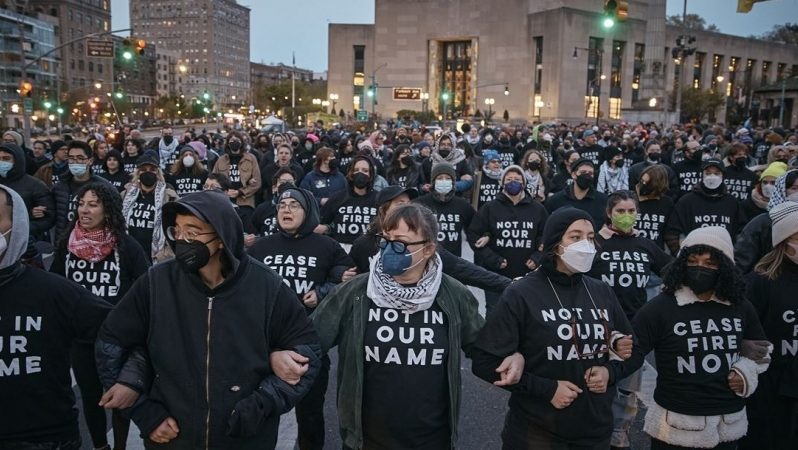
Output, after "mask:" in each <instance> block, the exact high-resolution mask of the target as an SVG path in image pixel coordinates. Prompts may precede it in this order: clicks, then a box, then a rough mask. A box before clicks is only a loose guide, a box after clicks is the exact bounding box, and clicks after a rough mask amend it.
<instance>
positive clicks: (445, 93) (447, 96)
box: [441, 92, 449, 101]
mask: <svg viewBox="0 0 798 450" xmlns="http://www.w3.org/2000/svg"><path fill="white" fill-rule="evenodd" d="M441 98H442V99H443V101H446V100H449V93H448V92H444V93H443V94H441Z"/></svg>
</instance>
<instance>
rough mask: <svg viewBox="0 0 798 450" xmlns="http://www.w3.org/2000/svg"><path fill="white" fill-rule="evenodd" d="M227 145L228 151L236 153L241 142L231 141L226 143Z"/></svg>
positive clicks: (239, 148)
mask: <svg viewBox="0 0 798 450" xmlns="http://www.w3.org/2000/svg"><path fill="white" fill-rule="evenodd" d="M227 146H228V147H229V148H230V151H231V152H233V153H238V152H239V151H240V150H241V143H240V142H238V141H232V142H230V143H228V144H227Z"/></svg>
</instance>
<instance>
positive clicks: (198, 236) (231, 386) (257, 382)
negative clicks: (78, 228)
mask: <svg viewBox="0 0 798 450" xmlns="http://www.w3.org/2000/svg"><path fill="white" fill-rule="evenodd" d="M162 226H163V231H164V233H165V234H166V236H167V237H168V243H169V245H170V246H171V247H172V248H173V250H174V252H175V255H176V257H175V259H170V260H168V261H165V262H163V263H161V264H158V265H157V266H155V267H153V268H152V269H151V270H150V271H148V272H147V275H146V276H142V277H141V278H139V279H138V281H136V283H135V284H134V285H133V287H132V288H131V289H130V291H128V293H127V294H126V295H125V297H124V298H123V299H122V300H121V301H120V302H119V304H118V305H117V306H116V308H115V309H114V310H113V311H112V312H111V313H110V314H109V315H108V318H107V319H106V321H105V323H104V324H103V327H102V329H101V331H100V334H99V336H98V340H97V344H96V347H95V349H96V357H97V363H98V368H99V374H100V378H101V380H102V381H103V384H104V385H105V386H108V384H110V383H111V380H114V379H116V372H117V371H118V369H119V366H120V365H121V360H122V358H123V357H124V355H125V353H126V352H127V351H128V350H129V349H131V348H134V347H137V346H141V347H144V348H146V350H147V353H148V355H149V358H150V362H151V365H152V369H153V371H154V373H155V379H154V381H153V383H152V387H151V388H149V389H148V390H146V391H145V392H143V393H142V395H141V396H140V397H139V399H138V401H137V403H136V404H135V405H134V406H133V407H132V409H131V414H130V415H131V418H132V420H133V422H135V423H136V425H138V427H139V429H140V430H141V431H142V435H143V436H144V437H145V440H146V444H147V447H152V446H155V445H158V448H166V449H193V448H196V447H203V448H236V449H244V450H246V449H262V448H274V446H275V444H276V440H277V428H278V424H279V418H280V415H281V414H283V413H285V412H287V411H288V410H290V409H291V408H292V407H293V406H294V404H295V403H296V402H297V401H298V400H299V399H300V398H301V397H302V396H303V395H304V394H305V393H306V392H307V391H308V389H309V388H310V386H311V385H312V384H313V381H314V379H315V377H316V374H317V373H318V370H319V365H320V361H319V357H320V350H321V349H320V347H319V339H318V336H317V335H316V333H315V331H314V330H313V327H312V325H311V323H310V321H309V320H308V318H307V315H306V314H305V311H304V309H303V308H302V305H301V303H300V302H299V301H297V300H296V294H294V293H293V292H292V291H291V289H289V287H288V286H287V285H286V284H285V283H283V281H282V279H281V278H280V276H279V275H277V274H276V273H275V272H274V271H273V270H272V269H270V268H268V267H266V266H265V265H264V264H262V263H260V262H258V261H256V260H255V259H253V258H252V257H250V256H248V255H247V254H246V253H245V252H244V230H243V226H242V224H241V220H240V219H239V218H238V215H237V213H236V212H235V210H234V209H233V205H232V204H231V203H230V200H229V198H228V197H227V196H226V195H225V194H224V193H221V192H218V191H215V190H211V191H204V192H197V193H193V194H189V195H186V196H185V197H183V198H181V199H180V200H178V201H176V202H171V203H168V204H166V205H164V207H163V224H162ZM176 324H180V326H175V325H176ZM278 349H282V350H285V351H286V352H278V351H277V350H278ZM289 349H290V351H293V352H295V353H296V355H293V354H291V352H290V351H289ZM286 354H290V355H292V358H291V359H292V360H293V358H300V359H301V360H302V361H303V362H302V364H303V365H307V367H306V370H307V371H306V372H305V375H303V376H301V378H300V379H298V380H294V381H295V382H296V384H289V383H287V382H285V381H283V379H285V378H278V376H277V375H276V374H275V372H277V373H280V371H279V368H280V367H281V366H280V363H279V361H278V360H279V359H280V357H281V356H284V355H286ZM300 355H301V356H300ZM267 357H268V359H267Z"/></svg>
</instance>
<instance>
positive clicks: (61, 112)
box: [56, 106, 64, 114]
mask: <svg viewBox="0 0 798 450" xmlns="http://www.w3.org/2000/svg"><path fill="white" fill-rule="evenodd" d="M56 112H58V114H64V108H62V107H60V106H59V107H58V109H56Z"/></svg>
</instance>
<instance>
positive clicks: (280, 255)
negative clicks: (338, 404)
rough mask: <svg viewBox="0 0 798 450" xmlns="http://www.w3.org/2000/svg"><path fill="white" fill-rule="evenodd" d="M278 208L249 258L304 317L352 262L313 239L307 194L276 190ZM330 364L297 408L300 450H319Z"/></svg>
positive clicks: (313, 214)
mask: <svg viewBox="0 0 798 450" xmlns="http://www.w3.org/2000/svg"><path fill="white" fill-rule="evenodd" d="M278 195H279V200H278V203H277V211H278V212H277V228H278V230H279V233H276V234H272V235H271V236H268V237H266V238H264V239H261V240H260V241H258V242H256V243H255V244H254V245H253V246H252V247H251V248H250V249H249V255H250V256H252V257H253V258H255V259H256V260H258V261H261V262H263V263H264V264H266V265H267V266H269V267H271V268H272V269H274V270H275V271H277V273H278V274H279V275H280V276H282V277H283V280H284V281H285V282H286V283H287V284H288V285H289V286H290V287H291V289H292V290H293V291H294V292H295V293H296V295H297V297H298V298H299V300H300V301H301V302H302V303H303V304H304V305H305V309H306V310H307V312H308V314H310V313H311V312H312V311H314V310H315V308H316V306H317V305H318V304H319V303H320V302H321V301H322V300H323V299H324V297H325V296H326V295H327V294H328V293H329V292H330V290H332V288H333V287H334V286H335V285H336V284H338V283H340V281H341V275H343V273H344V272H345V271H346V269H348V268H349V267H351V266H352V264H353V263H352V258H350V257H349V255H347V254H346V252H344V249H343V248H341V246H340V245H339V244H338V243H337V242H335V241H334V240H333V239H332V238H330V237H329V236H324V235H320V234H316V233H314V232H313V230H314V229H315V228H316V227H317V226H318V225H319V209H318V206H317V205H316V199H315V198H314V197H313V194H311V193H310V192H309V191H306V190H304V189H300V188H296V187H288V188H286V189H284V190H281V191H280V193H279V194H278ZM329 371H330V359H329V357H327V355H324V356H323V357H322V364H321V370H320V371H319V374H318V376H317V378H316V381H315V382H314V383H313V387H312V388H311V389H310V391H309V392H308V393H307V395H306V396H305V397H304V398H303V399H302V400H301V401H300V402H299V403H297V405H296V418H297V425H298V428H299V431H298V439H299V448H300V449H302V450H311V449H312V450H321V449H322V448H323V447H324V396H325V393H326V391H327V379H328V374H329Z"/></svg>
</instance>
